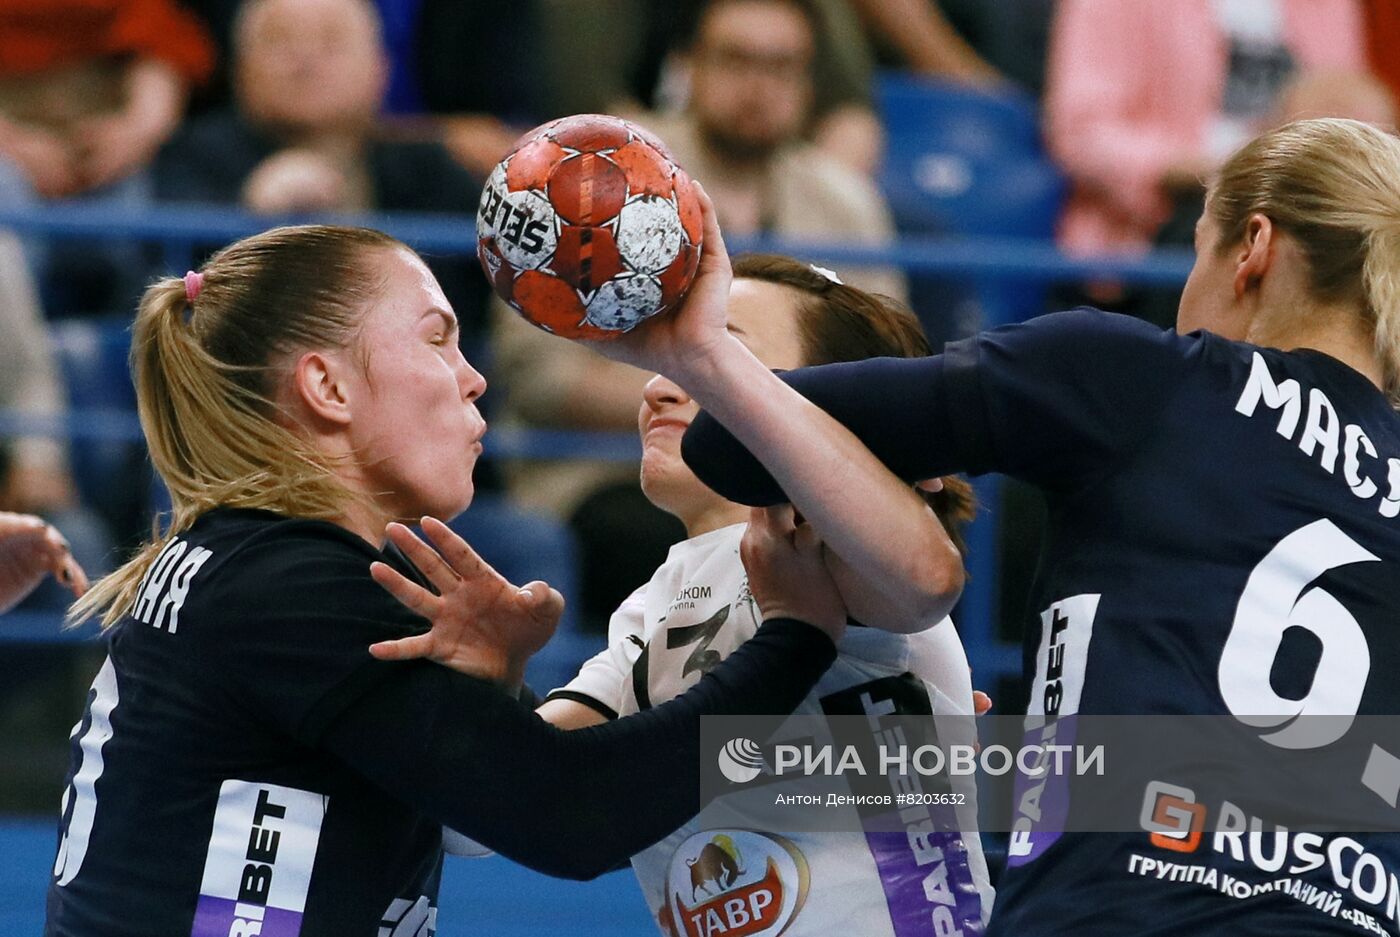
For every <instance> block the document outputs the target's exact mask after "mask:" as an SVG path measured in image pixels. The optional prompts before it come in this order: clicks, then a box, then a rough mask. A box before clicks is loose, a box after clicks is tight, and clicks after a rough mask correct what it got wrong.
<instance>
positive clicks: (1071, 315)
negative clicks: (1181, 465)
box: [949, 307, 1206, 381]
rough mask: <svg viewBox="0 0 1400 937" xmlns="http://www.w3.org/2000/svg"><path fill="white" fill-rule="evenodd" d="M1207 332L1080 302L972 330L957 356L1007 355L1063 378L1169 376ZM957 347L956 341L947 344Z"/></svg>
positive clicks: (999, 357)
mask: <svg viewBox="0 0 1400 937" xmlns="http://www.w3.org/2000/svg"><path fill="white" fill-rule="evenodd" d="M1205 339H1206V336H1204V334H1203V333H1197V334H1194V335H1179V334H1177V333H1176V332H1175V331H1174V330H1172V329H1164V328H1161V327H1160V326H1157V325H1153V324H1152V323H1150V322H1145V321H1143V320H1142V319H1138V318H1135V317H1133V316H1128V315H1123V314H1121V313H1114V312H1104V311H1103V310H1101V309H1093V308H1089V307H1080V308H1077V309H1070V310H1066V311H1064V312H1053V313H1048V314H1046V315H1042V316H1037V317H1035V318H1033V319H1028V320H1026V321H1025V322H1019V323H1015V324H1012V325H1004V326H1001V327H999V328H996V329H991V330H989V331H986V332H983V333H981V334H979V335H977V336H974V337H973V339H971V340H970V341H969V342H966V343H962V344H963V346H964V347H963V348H962V349H961V356H962V357H966V355H967V354H968V353H973V354H975V355H976V356H977V357H980V358H982V359H983V360H985V361H998V360H1006V361H1008V362H1015V363H1017V364H1018V365H1020V364H1026V365H1030V366H1032V367H1034V368H1036V369H1038V370H1044V371H1050V372H1054V373H1057V374H1059V375H1060V376H1061V377H1063V378H1064V379H1066V380H1075V379H1079V380H1086V381H1099V380H1101V379H1103V378H1105V377H1107V378H1109V379H1110V380H1112V378H1113V376H1114V375H1115V374H1117V375H1120V376H1125V377H1129V378H1130V379H1132V380H1140V379H1145V380H1155V381H1161V380H1165V379H1168V378H1169V377H1170V376H1171V375H1173V374H1180V373H1181V372H1183V371H1184V370H1185V369H1186V368H1187V367H1189V366H1190V364H1191V362H1192V361H1193V359H1195V358H1197V357H1198V356H1199V355H1200V353H1201V351H1202V349H1203V347H1204V341H1205ZM949 350H950V351H953V352H955V357H957V352H958V349H957V348H956V346H949Z"/></svg>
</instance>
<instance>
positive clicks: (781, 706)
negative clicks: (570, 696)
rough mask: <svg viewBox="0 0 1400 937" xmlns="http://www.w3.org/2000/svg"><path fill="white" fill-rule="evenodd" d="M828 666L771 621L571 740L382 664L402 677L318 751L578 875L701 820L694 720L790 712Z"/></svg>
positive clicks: (497, 692) (562, 872)
mask: <svg viewBox="0 0 1400 937" xmlns="http://www.w3.org/2000/svg"><path fill="white" fill-rule="evenodd" d="M834 659H835V646H834V645H833V644H832V642H831V641H830V639H829V638H827V637H826V636H825V635H823V634H822V633H821V632H819V631H817V630H816V629H814V628H813V627H811V626H809V625H806V624H802V623H800V622H796V621H790V620H788V621H784V620H775V621H769V622H767V623H765V625H764V626H763V627H762V628H760V629H759V631H758V633H757V634H756V635H755V636H754V637H753V638H752V639H750V641H749V642H747V643H746V644H745V645H744V646H742V647H740V648H739V649H738V650H736V651H735V652H734V653H733V654H731V655H730V656H729V658H727V659H726V660H725V661H724V662H723V663H721V664H720V665H719V666H718V667H716V668H715V669H714V670H713V671H711V672H710V673H709V674H707V675H706V676H705V677H704V679H702V680H701V681H700V683H699V684H697V685H696V686H695V687H693V688H691V690H689V691H688V692H686V693H685V694H683V695H682V696H680V697H677V698H676V699H675V700H671V701H669V702H667V703H664V704H662V705H660V706H657V707H655V708H654V709H651V710H648V711H647V712H645V713H640V714H638V715H636V716H630V717H628V718H626V719H618V720H615V721H613V722H609V723H607V724H606V725H599V726H596V727H593V728H588V729H580V730H578V731H574V732H566V731H563V730H561V729H558V728H556V727H554V726H551V725H549V724H548V723H546V722H545V721H544V720H542V719H541V718H540V717H539V716H538V715H537V714H535V713H534V712H531V711H530V710H529V709H527V708H526V707H524V706H521V705H520V704H519V703H518V702H517V701H516V700H515V699H513V698H512V697H511V696H510V695H508V694H506V693H504V692H502V691H501V689H500V688H499V687H497V686H495V685H494V684H491V683H487V682H485V681H482V680H478V679H476V678H472V677H466V676H463V675H461V674H458V673H454V672H452V671H450V670H448V669H447V668H445V667H439V666H437V665H435V664H433V663H431V662H429V661H426V660H420V661H409V662H404V663H397V664H384V665H382V666H386V667H395V668H398V670H399V671H400V672H398V673H395V674H394V675H392V676H391V677H390V678H388V679H385V680H382V681H380V682H379V683H378V684H377V685H375V686H374V687H373V688H372V689H370V690H369V691H368V692H366V693H364V694H363V695H362V696H361V697H360V698H359V699H357V700H356V701H355V702H354V703H353V704H352V705H350V706H349V707H347V708H346V709H345V710H343V711H342V712H341V713H340V714H339V716H338V718H336V719H335V720H334V721H333V722H332V723H331V724H330V726H329V727H328V728H327V729H326V730H325V732H324V734H322V735H321V737H320V740H319V744H320V745H321V747H323V748H324V749H325V750H327V751H329V752H330V753H332V754H333V755H335V756H336V757H337V758H338V759H340V760H342V761H343V762H344V763H345V764H347V765H349V766H350V767H351V768H352V769H354V770H355V771H357V772H358V773H360V774H361V775H363V776H364V777H365V778H367V779H368V780H369V781H371V782H372V783H375V784H377V785H379V786H381V787H383V788H384V789H385V790H387V791H390V792H392V793H393V794H394V795H395V796H397V797H400V798H402V799H404V800H405V801H407V802H409V803H411V804H413V805H415V806H416V807H417V808H418V809H420V810H422V811H424V812H425V813H427V814H428V815H430V816H432V817H434V818H435V819H437V820H438V821H440V822H442V823H443V824H444V825H446V826H449V827H451V828H452V829H454V830H457V831H458V832H460V833H462V834H464V835H465V836H468V837H470V838H471V839H473V840H475V841H476V842H477V843H480V844H481V845H482V846H485V847H487V848H488V849H491V850H494V851H495V852H498V853H500V854H501V855H503V856H506V857H507V858H509V859H513V860H514V861H516V862H520V863H521V864H523V865H526V866H529V867H530V868H533V869H535V870H537V871H541V872H545V873H547V874H550V875H556V876H561V877H565V878H579V879H587V878H592V877H594V876H596V875H599V874H602V873H603V872H606V871H608V870H610V869H612V868H615V867H616V866H618V865H620V864H621V863H623V862H625V861H626V860H627V859H628V858H629V857H630V856H632V855H634V854H635V853H636V852H638V851H640V850H641V849H644V848H645V847H647V846H649V845H651V844H652V843H654V842H656V841H657V840H658V839H660V838H661V837H662V836H664V835H666V834H667V833H670V832H671V831H673V830H674V829H676V828H677V827H679V826H680V825H681V824H682V823H684V822H685V821H686V820H688V819H689V818H690V817H692V816H693V815H694V814H695V813H696V812H698V810H699V809H700V806H701V804H700V796H699V795H700V791H699V787H700V764H701V761H700V754H701V753H700V745H699V741H700V718H701V716H702V715H740V714H764V713H785V712H790V711H792V709H794V708H796V706H797V705H798V704H799V703H800V702H801V700H802V699H803V698H804V697H805V696H806V695H807V694H808V693H809V692H810V691H811V689H812V687H813V686H815V685H816V681H817V679H818V678H819V677H820V676H821V674H822V673H823V672H824V671H825V670H826V668H827V666H828V665H829V664H830V663H831V661H832V660H834ZM629 791H630V792H636V794H637V795H638V796H625V794H623V792H629ZM620 794H623V795H622V796H620ZM643 795H644V796H643Z"/></svg>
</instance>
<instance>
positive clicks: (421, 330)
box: [350, 250, 486, 520]
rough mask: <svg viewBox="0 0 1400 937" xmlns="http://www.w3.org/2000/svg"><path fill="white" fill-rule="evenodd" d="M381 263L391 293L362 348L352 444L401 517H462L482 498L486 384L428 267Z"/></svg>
mask: <svg viewBox="0 0 1400 937" xmlns="http://www.w3.org/2000/svg"><path fill="white" fill-rule="evenodd" d="M378 263H379V265H380V274H381V276H382V277H383V285H382V288H381V291H380V294H379V296H378V298H377V300H376V302H375V304H374V306H373V308H372V309H371V310H370V312H369V313H368V314H366V316H365V321H364V326H363V328H362V330H361V332H360V335H359V339H358V346H357V354H358V355H359V356H360V357H361V358H362V360H363V361H364V364H365V367H364V368H363V369H357V370H356V372H355V373H356V374H358V375H359V377H358V378H356V377H352V378H351V379H350V380H351V387H350V391H351V395H352V396H351V398H350V399H351V405H352V411H351V412H352V417H351V423H350V434H351V442H352V444H353V446H354V448H355V451H356V453H358V455H359V458H360V463H361V465H362V466H363V471H364V473H365V476H366V481H367V482H368V484H369V490H371V491H373V492H376V493H377V494H376V498H377V499H378V500H379V502H380V504H381V506H382V507H384V508H386V509H387V510H389V511H390V512H391V513H392V514H393V515H394V516H395V517H397V518H404V519H411V520H417V519H418V518H419V517H421V516H422V515H424V514H431V515H433V516H434V517H439V518H444V519H446V518H451V517H455V516H456V515H458V514H460V513H461V512H462V511H463V510H464V509H465V508H466V506H467V505H468V504H469V503H470V502H471V498H472V492H473V488H472V469H473V468H474V467H475V465H476V460H477V458H478V457H479V456H480V455H481V436H482V434H483V433H485V432H486V422H485V421H484V420H483V419H482V418H481V414H480V412H478V411H477V408H476V399H477V398H478V397H480V396H481V394H482V393H483V392H484V391H485V390H486V381H485V379H484V378H483V377H482V376H481V375H480V374H479V373H477V371H476V370H475V369H474V368H473V367H472V366H471V365H470V364H469V363H468V362H467V359H466V358H464V357H463V356H462V351H461V349H460V348H459V347H458V345H457V338H458V336H457V319H456V316H455V315H454V314H453V312H452V307H451V305H449V304H448V302H447V299H446V297H444V296H443V294H442V287H440V286H439V285H438V282H437V279H436V278H435V277H434V276H433V275H432V273H431V272H429V270H428V268H427V267H426V266H424V264H423V262H422V261H421V260H419V259H418V258H417V257H415V256H413V255H412V254H410V253H408V252H406V251H403V250H388V251H383V252H381V253H380V254H379V255H378Z"/></svg>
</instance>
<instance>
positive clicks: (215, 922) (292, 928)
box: [190, 895, 302, 937]
mask: <svg viewBox="0 0 1400 937" xmlns="http://www.w3.org/2000/svg"><path fill="white" fill-rule="evenodd" d="M301 918H302V915H301V912H299V911H287V910H285V909H283V908H268V907H263V906H262V905H260V904H240V903H239V902H237V901H233V900H231V899H228V898H213V897H210V896H209V895H200V896H199V904H198V905H197V906H196V907H195V911H194V929H193V930H191V931H190V937H228V935H229V934H230V933H247V934H257V935H258V937H297V935H298V934H300V933H301ZM245 921H246V922H248V926H246V927H245V928H244V929H243V930H239V931H235V930H233V925H234V924H235V923H242V922H245Z"/></svg>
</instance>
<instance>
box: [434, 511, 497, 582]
mask: <svg viewBox="0 0 1400 937" xmlns="http://www.w3.org/2000/svg"><path fill="white" fill-rule="evenodd" d="M422 524H423V533H425V534H427V535H428V539H429V540H431V541H432V542H433V546H435V547H437V548H438V550H439V551H440V552H441V554H442V557H443V559H445V560H446V561H447V564H448V565H449V566H450V567H451V568H452V569H453V571H454V572H455V573H456V574H457V575H458V576H461V577H462V578H463V579H467V578H471V577H473V576H478V575H483V574H484V575H488V576H491V577H493V578H498V579H499V578H501V577H500V574H499V573H497V572H496V571H495V570H494V569H492V568H491V565H490V564H489V563H487V562H486V561H485V560H483V559H482V558H481V557H480V556H479V555H478V554H477V552H476V551H475V550H473V549H472V548H471V544H469V543H467V541H465V540H463V539H462V538H461V537H459V536H458V535H457V532H456V531H455V530H453V529H452V528H451V527H448V526H447V525H446V524H444V523H443V522H442V521H440V520H438V519H437V518H436V517H425V518H423V521H422ZM501 581H502V582H504V581H505V580H504V579H502V580H501Z"/></svg>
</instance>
